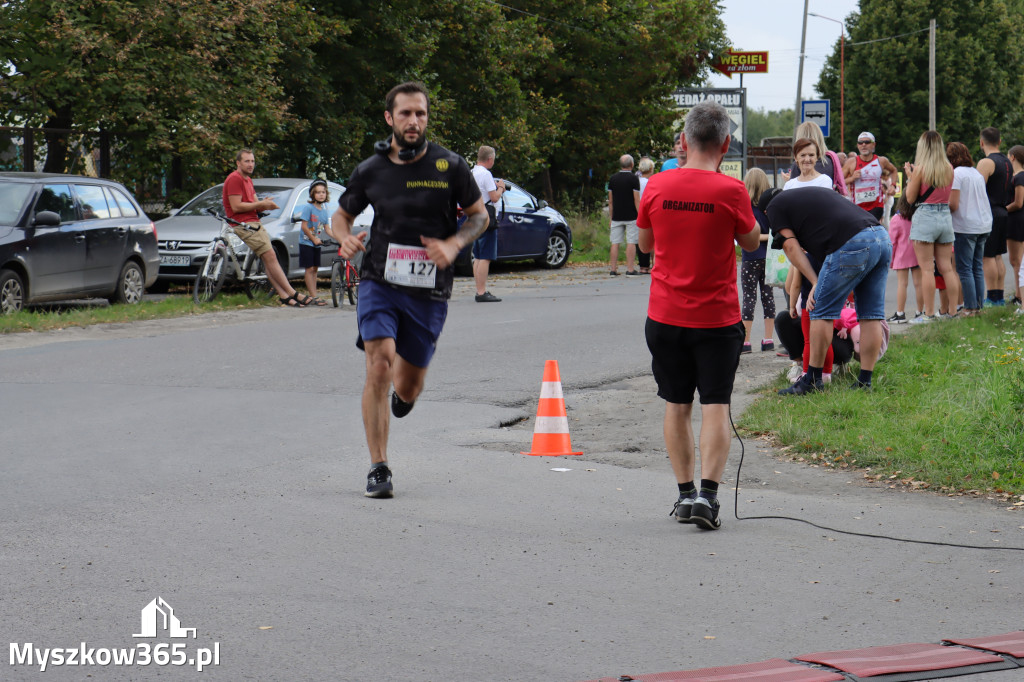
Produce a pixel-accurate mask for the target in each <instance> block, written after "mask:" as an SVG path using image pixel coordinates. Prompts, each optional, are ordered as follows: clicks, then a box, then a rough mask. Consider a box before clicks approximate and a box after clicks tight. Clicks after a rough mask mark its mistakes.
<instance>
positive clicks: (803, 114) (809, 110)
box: [800, 99, 830, 137]
mask: <svg viewBox="0 0 1024 682" xmlns="http://www.w3.org/2000/svg"><path fill="white" fill-rule="evenodd" d="M829 102H830V100H827V99H805V100H804V101H802V102H800V122H801V123H803V122H804V121H814V122H815V123H817V124H818V127H820V128H821V134H822V135H824V136H825V137H828V136H829V132H828V121H829V114H830V104H829Z"/></svg>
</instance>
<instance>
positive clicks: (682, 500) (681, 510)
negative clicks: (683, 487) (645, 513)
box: [668, 495, 693, 523]
mask: <svg viewBox="0 0 1024 682" xmlns="http://www.w3.org/2000/svg"><path fill="white" fill-rule="evenodd" d="M692 509H693V498H692V497H683V496H682V495H680V496H679V499H678V500H676V503H675V504H674V505H673V506H672V511H670V512H669V513H668V515H669V516H674V517H676V521H678V522H679V523H693V516H692V513H691V510H692Z"/></svg>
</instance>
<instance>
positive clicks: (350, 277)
mask: <svg viewBox="0 0 1024 682" xmlns="http://www.w3.org/2000/svg"><path fill="white" fill-rule="evenodd" d="M345 293H346V294H347V295H348V302H349V303H351V304H352V305H355V304H356V299H357V298H358V297H359V273H358V272H356V269H355V268H354V267H352V264H351V263H346V267H345Z"/></svg>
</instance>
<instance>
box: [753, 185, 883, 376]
mask: <svg viewBox="0 0 1024 682" xmlns="http://www.w3.org/2000/svg"><path fill="white" fill-rule="evenodd" d="M766 213H767V214H768V222H769V223H770V224H771V229H772V234H774V235H775V243H774V244H773V245H772V247H773V248H776V249H777V248H780V245H779V243H780V242H781V248H782V249H784V250H785V252H786V257H788V258H789V261H790V262H791V263H792V264H793V265H794V266H795V267H796V268H797V270H799V271H800V274H802V275H803V276H804V277H806V278H807V280H808V281H809V282H811V285H812V286H811V293H810V294H809V295H808V296H807V302H806V303H807V310H808V311H810V314H811V335H810V336H811V338H810V344H811V352H810V361H809V362H808V367H807V369H808V371H807V374H805V375H803V376H802V377H800V379H799V380H797V382H796V383H795V384H793V385H792V386H790V387H789V388H787V389H783V390H781V391H779V393H780V394H783V395H803V394H805V393H812V392H814V391H820V390H822V388H823V386H824V385H823V383H822V377H821V374H822V369H823V368H824V365H825V354H826V352H827V351H828V347H829V344H831V343H832V328H833V327H832V322H833V321H834V320H837V319H839V315H840V313H841V312H842V310H843V306H844V305H845V303H846V299H847V297H848V296H849V295H850V292H853V294H854V297H855V301H856V306H857V320H858V322H859V323H860V328H861V333H860V334H861V335H860V348H861V351H860V376H858V378H857V381H856V382H855V383H854V384H853V388H867V387H870V386H871V375H872V372H873V371H874V369H875V362H876V361H877V360H878V356H879V354H880V352H881V349H882V320H883V319H884V318H885V283H886V279H887V277H888V274H889V261H890V260H891V259H892V244H891V243H890V241H889V233H888V231H886V229H885V228H884V227H882V226H881V225H879V224H878V220H877V219H876V218H875V217H874V216H873V215H872V214H871V213H869V212H867V211H864V210H863V209H861V208H859V207H858V206H857V205H856V204H854V203H851V202H850V201H848V200H847V199H846V198H845V197H843V196H841V195H839V194H837V193H836V192H834V191H833V190H832V189H829V188H826V187H806V188H802V189H800V190H798V191H791V192H781V193H779V194H777V195H775V197H774V198H772V199H771V201H770V202H769V203H768V206H767V209H766ZM804 251H806V252H807V253H808V254H810V255H811V256H813V257H814V258H815V259H817V260H818V261H819V262H821V263H822V266H821V270H820V271H819V272H818V273H815V272H814V268H813V267H811V264H810V263H809V262H808V260H807V255H806V254H805V253H804Z"/></svg>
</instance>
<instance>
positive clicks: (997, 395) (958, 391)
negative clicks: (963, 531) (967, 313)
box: [740, 308, 1024, 495]
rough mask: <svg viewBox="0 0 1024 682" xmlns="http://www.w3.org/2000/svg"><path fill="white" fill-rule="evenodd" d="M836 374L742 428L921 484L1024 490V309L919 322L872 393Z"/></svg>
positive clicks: (888, 360) (768, 403)
mask: <svg viewBox="0 0 1024 682" xmlns="http://www.w3.org/2000/svg"><path fill="white" fill-rule="evenodd" d="M853 378H854V375H853V374H852V373H850V372H847V373H846V375H845V376H840V375H835V376H834V377H833V381H832V383H831V384H830V385H829V386H828V387H826V390H825V392H824V393H822V394H820V395H813V396H805V397H803V398H796V399H794V398H793V397H791V396H777V395H775V390H774V389H775V388H778V387H781V386H782V385H783V381H782V380H780V381H779V382H777V386H774V387H772V388H771V389H770V391H768V392H767V395H766V397H764V398H762V399H760V400H758V401H757V402H756V403H755V404H754V405H753V406H752V407H751V408H750V409H748V410H747V412H746V413H744V415H743V418H742V419H741V420H740V425H741V426H743V427H744V428H746V429H747V430H749V431H753V432H756V433H771V434H773V435H774V436H775V438H777V439H778V441H780V442H781V443H782V444H784V445H787V446H790V447H791V448H792V451H793V452H794V453H796V454H797V456H800V457H803V458H805V459H812V460H814V461H818V462H820V463H823V464H824V465H826V466H843V467H844V468H845V467H848V466H851V465H853V466H857V467H862V468H863V467H866V468H869V469H870V472H869V473H868V474H867V475H868V476H869V477H870V478H873V479H874V480H882V479H885V480H889V478H890V477H893V480H897V479H898V480H901V481H911V482H916V483H913V485H914V487H930V488H933V489H946V490H957V491H958V490H966V489H974V490H982V491H990V492H994V493H1012V494H1014V495H1024V474H1022V471H1024V469H1022V465H1024V418H1022V417H1021V414H1022V408H1024V316H1022V315H1015V314H1014V312H1013V310H1011V309H1009V308H1006V309H991V310H986V311H985V312H984V313H983V314H982V315H981V316H980V317H974V318H967V319H961V320H953V321H948V322H938V323H935V324H931V325H922V327H919V328H917V329H913V330H909V331H908V332H907V333H903V334H899V335H895V336H893V338H892V341H891V343H890V345H889V349H888V352H887V353H886V354H885V355H884V356H883V357H882V359H881V360H880V361H879V363H878V365H877V366H876V367H875V375H874V380H873V384H874V388H873V389H872V390H871V391H870V392H864V391H851V390H850V389H849V388H848V386H849V385H850V383H852V381H853Z"/></svg>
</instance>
